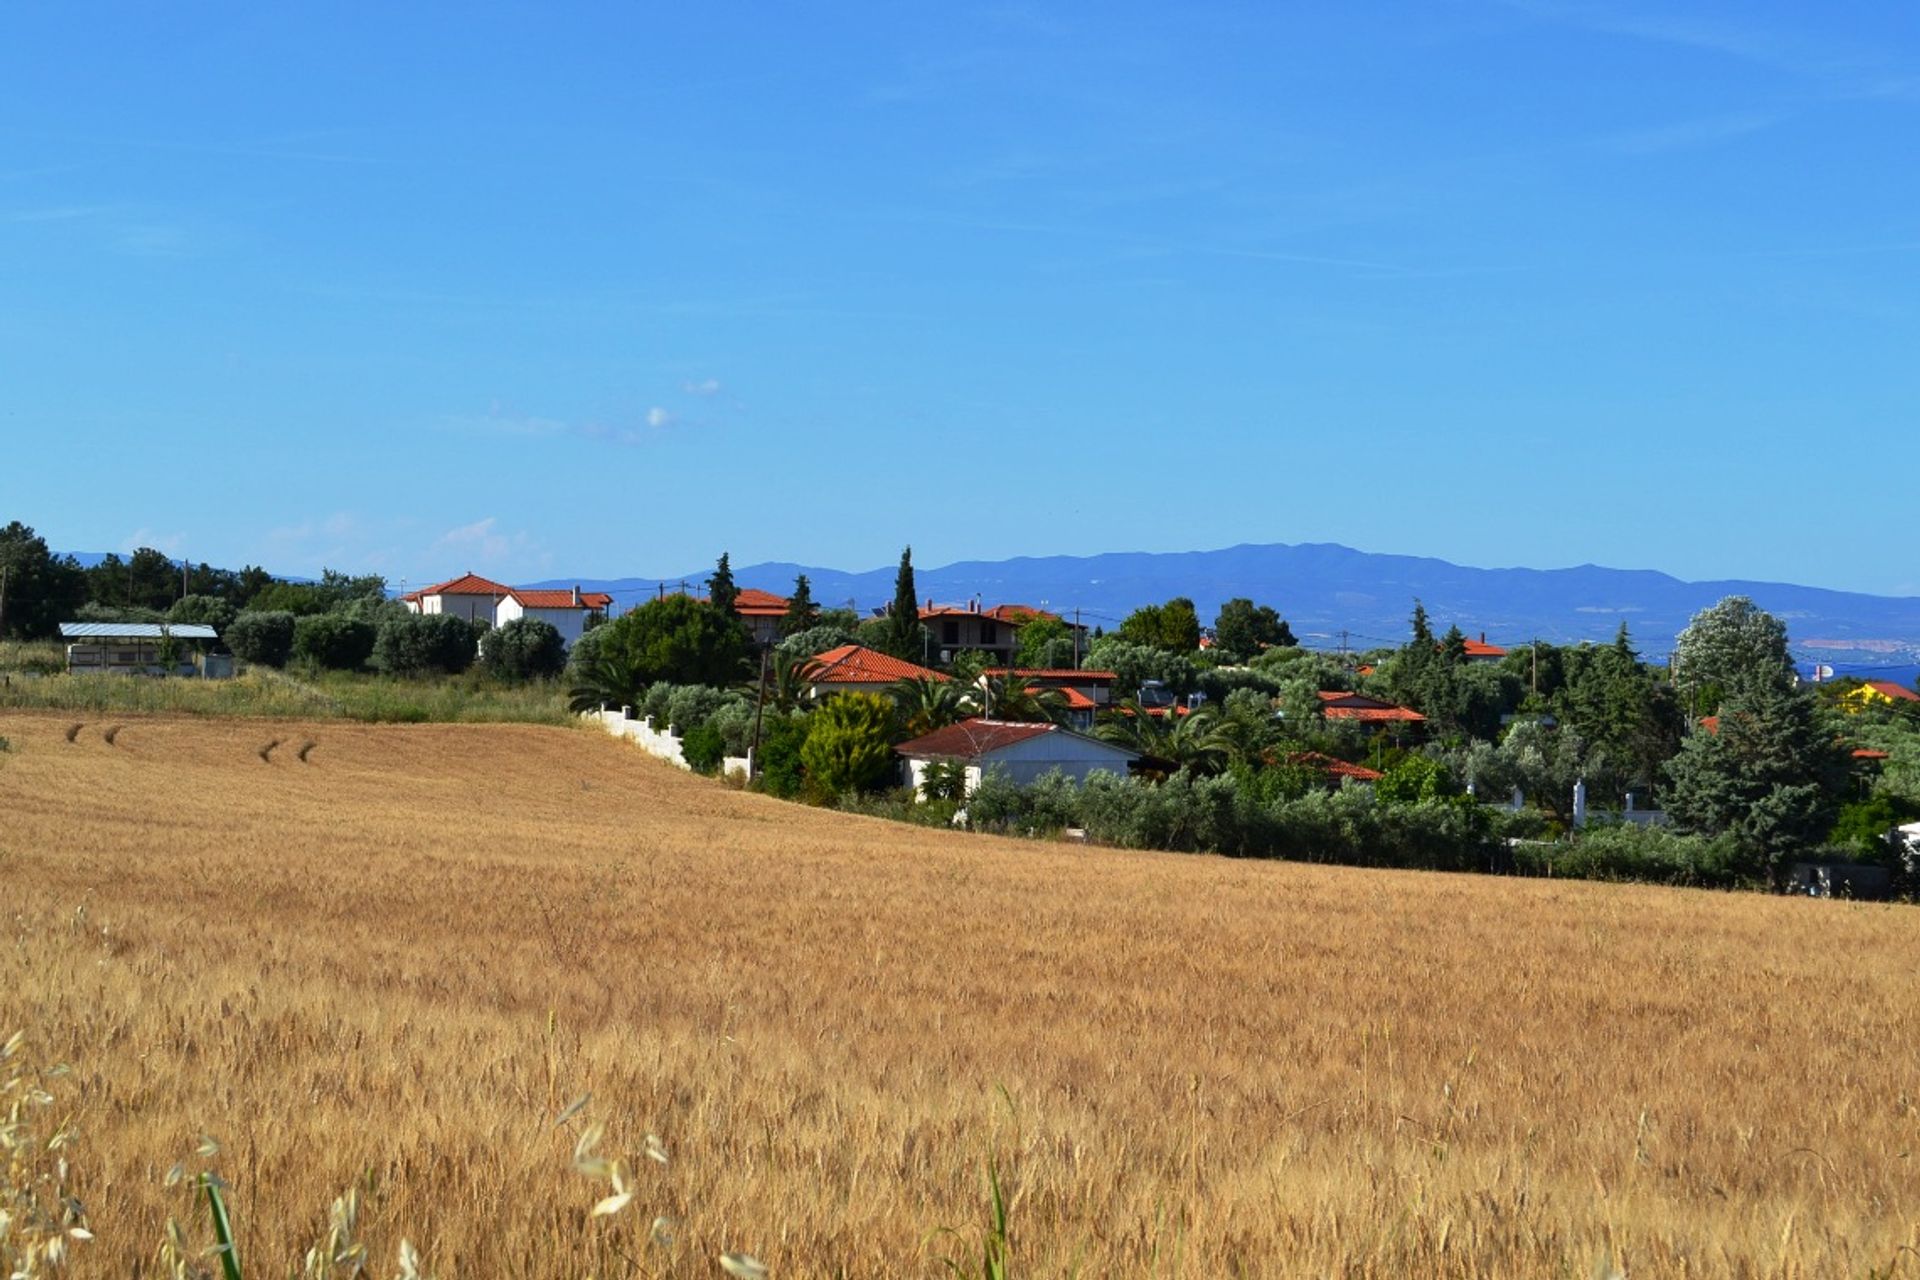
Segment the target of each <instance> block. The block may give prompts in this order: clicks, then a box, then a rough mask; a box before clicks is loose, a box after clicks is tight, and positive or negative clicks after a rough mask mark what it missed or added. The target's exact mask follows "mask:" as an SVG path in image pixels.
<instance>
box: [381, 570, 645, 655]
mask: <svg viewBox="0 0 1920 1280" xmlns="http://www.w3.org/2000/svg"><path fill="white" fill-rule="evenodd" d="M400 603H402V604H404V605H406V606H407V608H408V609H410V610H412V611H413V612H414V613H428V614H447V615H450V616H452V617H456V618H465V619H466V620H467V621H469V622H479V623H483V624H485V625H486V626H490V627H498V626H503V625H505V624H506V623H509V622H512V621H513V620H514V619H515V618H538V619H540V620H541V621H542V622H550V623H552V624H553V628H554V630H556V631H558V632H559V633H560V639H561V640H563V641H564V642H566V645H567V647H568V648H572V647H573V642H574V641H576V640H578V639H579V638H580V637H581V636H582V635H584V634H585V633H586V629H587V620H588V619H589V618H591V617H593V616H594V615H595V614H601V615H604V614H605V613H606V611H607V607H608V606H609V605H611V604H612V603H613V597H612V596H610V595H607V594H606V593H605V592H603V591H582V590H580V588H579V587H574V588H573V589H572V590H567V589H565V588H558V589H549V588H543V587H509V586H507V585H505V584H504V583H499V582H495V581H493V580H492V579H490V578H483V577H481V576H480V575H479V574H477V573H463V574H461V575H460V576H459V577H457V578H449V579H448V580H447V581H445V582H438V583H435V584H434V585H433V586H431V587H422V588H420V590H418V591H409V592H407V594H405V595H403V596H401V597H400Z"/></svg>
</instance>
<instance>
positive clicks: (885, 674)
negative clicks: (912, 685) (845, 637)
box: [805, 644, 951, 699]
mask: <svg viewBox="0 0 1920 1280" xmlns="http://www.w3.org/2000/svg"><path fill="white" fill-rule="evenodd" d="M950 678H951V677H948V676H945V675H942V674H941V673H940V672H938V671H932V670H929V669H928V668H926V667H922V666H919V665H917V664H915V663H912V662H903V661H902V660H901V659H899V658H896V657H894V656H893V655H892V654H890V653H881V652H880V651H879V650H878V649H869V648H867V647H866V646H865V645H859V644H843V645H841V646H840V647H839V648H837V649H828V650H827V651H826V652H825V653H818V654H815V655H814V656H813V659H812V661H810V662H808V663H807V667H806V676H805V679H806V681H807V692H808V695H809V696H810V697H813V698H816V699H817V698H829V697H832V696H833V695H834V694H836V693H885V692H887V690H888V689H890V688H891V687H892V686H893V685H894V684H895V683H896V682H898V681H901V680H933V681H938V682H941V683H945V682H946V681H947V680H948V679H950Z"/></svg>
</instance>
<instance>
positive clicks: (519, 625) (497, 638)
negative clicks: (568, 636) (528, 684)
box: [480, 618, 567, 680]
mask: <svg viewBox="0 0 1920 1280" xmlns="http://www.w3.org/2000/svg"><path fill="white" fill-rule="evenodd" d="M480 653H481V665H483V666H484V667H485V668H486V670H487V674H489V675H493V676H497V677H499V678H500V679H502V680H544V679H548V678H550V677H553V676H557V675H559V674H560V672H561V671H562V670H564V669H565V668H566V665H567V642H566V641H564V640H562V639H561V638H560V629H559V628H558V627H556V626H554V625H553V624H552V623H551V622H548V621H547V620H546V619H544V618H515V619H514V620H513V621H511V622H508V623H506V624H504V625H502V626H501V627H499V628H498V629H497V630H494V631H490V632H488V633H487V636H486V638H485V639H484V640H483V641H481V646H480Z"/></svg>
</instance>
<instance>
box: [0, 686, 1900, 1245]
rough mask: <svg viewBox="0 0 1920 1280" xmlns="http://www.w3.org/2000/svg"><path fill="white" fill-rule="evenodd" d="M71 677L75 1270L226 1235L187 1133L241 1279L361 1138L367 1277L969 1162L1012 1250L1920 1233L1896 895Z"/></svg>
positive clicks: (28, 800) (13, 871)
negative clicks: (1000, 824)
mask: <svg viewBox="0 0 1920 1280" xmlns="http://www.w3.org/2000/svg"><path fill="white" fill-rule="evenodd" d="M73 723H74V720H73V718H72V717H71V716H68V715H62V716H47V715H33V714H7V715H0V735H4V736H5V737H7V738H8V739H9V740H10V741H11V744H12V745H11V750H10V751H7V752H5V753H0V886H4V903H5V912H4V926H5V930H6V937H5V940H4V948H0V1039H3V1038H4V1037H5V1035H6V1034H7V1033H8V1032H9V1031H11V1030H13V1029H16V1028H18V1029H24V1030H25V1032H26V1033H27V1041H26V1046H25V1048H24V1049H23V1050H22V1052H23V1053H24V1054H26V1055H27V1056H29V1057H31V1058H34V1059H35V1060H37V1061H41V1062H43V1063H51V1062H54V1061H64V1062H68V1063H71V1064H72V1065H73V1067H74V1073H73V1074H72V1076H71V1077H69V1078H67V1079H64V1080H62V1081H59V1082H58V1089H59V1095H60V1096H59V1106H60V1108H61V1114H62V1116H65V1115H66V1112H67V1110H68V1109H71V1112H72V1119H71V1124H72V1128H73V1130H74V1132H75V1134H76V1140H75V1142H74V1144H73V1145H72V1146H71V1147H70V1148H69V1149H68V1151H67V1154H68V1155H69V1156H70V1158H71V1161H72V1166H73V1170H74V1173H73V1176H74V1178H75V1180H76V1184H77V1189H78V1191H79V1193H80V1196H81V1198H82V1200H83V1201H84V1203H85V1205H86V1207H87V1210H88V1215H89V1216H88V1225H89V1226H90V1228H91V1230H92V1232H93V1234H94V1236H95V1238H94V1239H93V1240H92V1241H90V1242H87V1243H85V1244H81V1245H78V1246H77V1247H76V1249H75V1258H74V1261H73V1263H72V1266H73V1268H74V1273H75V1274H92V1275H103V1276H104V1275H113V1276H125V1275H136V1274H148V1275H151V1274H156V1271H155V1265H156V1264H155V1257H156V1248H157V1245H158V1242H159V1240H160V1238H161V1233H162V1229H163V1224H164V1222H165V1220H166V1217H167V1215H168V1214H169V1213H174V1214H177V1215H179V1216H180V1218H181V1220H182V1222H183V1224H184V1225H186V1226H187V1227H188V1229H189V1230H190V1231H192V1232H195V1233H196V1234H197V1235H199V1236H200V1237H202V1238H203V1239H204V1238H208V1237H207V1233H206V1231H205V1229H204V1223H203V1219H204V1214H203V1213H200V1212H198V1211H196V1210H195V1209H194V1206H193V1204H192V1202H191V1199H190V1192H189V1191H187V1190H186V1189H184V1188H180V1187H176V1188H173V1189H169V1188H167V1187H165V1186H164V1185H163V1180H164V1177H165V1175H166V1173H167V1171H168V1169H169V1167H170V1166H171V1165H172V1164H173V1163H174V1162H175V1161H179V1160H184V1161H185V1162H186V1163H187V1165H188V1167H189V1169H190V1170H193V1171H197V1170H199V1169H200V1168H202V1167H208V1166H211V1167H214V1168H216V1169H217V1170H218V1172H219V1173H220V1174H221V1175H222V1176H223V1177H224V1178H225V1179H226V1180H227V1182H228V1183H230V1184H231V1190H230V1193H229V1194H230V1197H231V1203H232V1207H233V1211H234V1217H235V1220H236V1223H237V1229H238V1249H239V1252H240V1256H241V1260H242V1262H243V1263H244V1265H245V1266H246V1268H247V1271H248V1274H249V1275H267V1276H271V1275H284V1274H287V1273H288V1271H289V1269H290V1267H294V1266H296V1265H297V1262H296V1260H297V1259H298V1258H299V1257H300V1255H301V1254H302V1252H303V1251H304V1250H305V1249H306V1248H307V1246H308V1245H309V1244H311V1243H312V1242H313V1241H314V1240H315V1239H316V1238H318V1237H319V1236H320V1235H321V1233H322V1231H323V1230H324V1227H325V1220H326V1211H327V1205H328V1203H329V1202H330V1201H331V1200H332V1199H333V1198H334V1197H335V1196H336V1195H339V1194H340V1193H341V1192H342V1191H343V1190H344V1189H345V1188H347V1187H349V1186H357V1187H359V1188H360V1189H361V1192H362V1196H363V1205H362V1212H361V1222H360V1227H359V1233H360V1238H361V1239H362V1240H363V1241H364V1243H365V1244H366V1246H367V1248H368V1249H369V1251H370V1255H371V1257H372V1259H373V1262H374V1267H375V1271H376V1273H377V1274H380V1275H383V1276H384V1275H389V1274H392V1273H393V1270H394V1268H393V1266H392V1265H391V1259H392V1258H393V1257H394V1251H395V1250H396V1249H397V1248H398V1245H399V1242H400V1240H401V1239H402V1238H406V1239H409V1240H411V1241H412V1242H413V1244H415V1245H417V1246H418V1247H419V1249H420V1252H421V1254H422V1257H423V1263H424V1268H425V1270H427V1271H430V1272H432V1273H433V1274H437V1275H440V1276H455V1275H458V1276H495V1275H499V1276H505V1275H541V1276H572V1275H587V1274H593V1275H607V1276H624V1275H645V1276H653V1275H674V1276H711V1275H718V1274H720V1271H719V1268H718V1265H717V1262H716V1259H717V1256H718V1255H719V1254H720V1253H721V1252H723V1251H734V1250H737V1251H743V1252H745V1253H749V1254H752V1255H754V1256H755V1257H757V1258H759V1259H760V1260H761V1261H763V1262H764V1263H765V1264H766V1265H767V1267H768V1268H769V1270H770V1273H771V1275H772V1276H774V1277H776V1278H778V1277H802V1276H861V1277H866V1276H876V1277H877V1276H890V1277H891V1276H919V1275H934V1274H944V1273H945V1270H946V1268H945V1265H944V1263H943V1261H942V1260H943V1259H944V1258H945V1257H946V1256H948V1255H949V1254H952V1255H954V1256H955V1257H956V1258H958V1259H960V1260H962V1262H963V1265H965V1266H966V1267H967V1268H968V1270H969V1273H970V1274H971V1273H974V1272H977V1271H978V1269H979V1264H980V1255H979V1248H980V1236H981V1232H982V1230H983V1228H984V1227H985V1224H986V1222H987V1216H988V1193H987V1190H986V1183H985V1170H986V1168H987V1166H988V1164H989V1162H991V1163H993V1164H994V1165H995V1166H997V1168H998V1170H999V1173H1000V1176H1001V1178H1002V1180H1003V1182H1004V1184H1005V1186H1006V1188H1007V1191H1008V1194H1009V1196H1010V1197H1011V1204H1010V1237H1011V1246H1012V1249H1011V1252H1012V1261H1013V1266H1012V1272H1011V1273H1012V1274H1013V1275H1016V1276H1023V1277H1024V1276H1034V1277H1050V1276H1067V1275H1076V1274H1077V1275H1081V1276H1135V1275H1141V1276H1168V1277H1171V1276H1189V1277H1196V1278H1201V1277H1216V1276H1380V1277H1387V1276H1394V1277H1399V1276H1438V1277H1444V1276H1460V1277H1466V1276H1476V1277H1517V1276H1576V1277H1587V1276H1590V1275H1595V1274H1607V1268H1608V1267H1611V1268H1615V1269H1617V1270H1618V1271H1619V1272H1621V1273H1623V1274H1624V1275H1626V1276H1628V1277H1638V1276H1720V1275H1735V1276H1780V1277H1788V1276H1794V1277H1799V1276H1805V1277H1828V1276H1860V1277H1864V1276H1869V1275H1914V1276H1920V1253H1916V1252H1915V1250H1916V1248H1920V1045H1916V1042H1915V1033H1916V1030H1917V1029H1920V911H1915V910H1913V909H1911V908H1904V907H1894V906H1880V905H1858V904H1846V903H1833V902H1813V901H1801V900H1786V899H1769V898H1764V897H1760V896H1725V895H1714V894H1706V893H1688V892H1676V891H1668V890H1656V889H1644V888H1630V887H1609V886H1599V885H1585V884H1575V883H1565V882H1550V881H1528V882H1519V881H1505V880H1496V879H1491V878H1479V877H1457V876H1443V875H1436V874H1418V873H1412V874H1398V873H1381V872H1368V871H1355V870H1347V869H1338V868H1322V867H1313V866H1303V865H1291V864H1284V863H1251V862H1232V861H1226V860H1221V859H1215V858H1201V857H1188V856H1179V855H1152V854H1138V853H1121V852H1114V851H1105V850H1097V849H1083V848H1078V847H1073V846H1064V845H1053V844H1038V843H1030V842H1019V841H1006V840H992V839H985V838H980V837H972V836H965V835H959V834H947V833H942V832H930V831H924V830H920V829H916V828H908V827H902V826H897V825H890V824H887V823H885V822H882V821H879V820H874V819H866V818H857V817H849V816H843V815H838V814H833V813H828V812H823V811H816V810H811V809H807V808H803V807H800V806H796V805H792V804H787V803H782V802H779V801H775V800H771V799H766V798H762V797H758V796H754V795H749V794H744V793H740V792H736V791H731V790H728V789H726V788H724V787H722V786H720V785H718V784H716V783H712V782H708V781H705V780H701V779H696V778H693V777H690V776H687V775H684V774H681V773H678V772H676V771H675V770H673V769H671V768H669V767H667V766H665V765H661V764H658V763H656V762H654V761H652V760H650V759H648V758H646V757H644V756H642V755H640V754H639V753H637V752H635V751H634V750H632V749H631V748H628V747H626V746H624V745H622V744H619V743H616V742H614V741H613V740H611V739H607V738H602V737H600V736H598V735H595V734H592V733H590V732H588V731H585V730H574V729H566V728H541V727H531V726H480V725H435V726H405V727H400V726H362V725H353V724H347V723H343V722H339V721H319V722H313V723H305V724H303V723H293V722H281V721H259V720H254V721H241V720H224V721H221V720H213V721H208V720H187V719H165V718H152V719H143V718H126V719H124V720H121V721H116V722H113V723H108V722H101V723H89V724H84V725H83V727H82V728H80V729H79V730H78V731H77V732H76V733H74V735H73V739H72V741H68V740H67V733H68V730H69V727H70V726H71V725H72V724H73ZM114 723H117V724H119V725H120V728H119V731H118V732H117V733H115V734H114V735H113V739H114V740H113V741H112V742H111V743H109V742H108V741H107V740H106V735H105V731H106V730H108V729H111V728H113V727H114ZM274 739H277V740H278V742H279V745H278V746H277V747H275V748H274V749H273V750H272V751H270V752H264V753H263V752H262V748H264V747H265V746H266V744H267V743H268V742H269V741H270V740H274ZM307 744H312V745H311V746H310V747H308V746H307ZM303 747H306V748H307V749H306V751H305V758H304V759H302V758H301V749H302V748H303ZM263 757H264V758H263ZM589 1092H590V1093H591V1095H592V1097H591V1101H590V1102H588V1103H587V1105H586V1107H585V1108H584V1109H583V1111H582V1112H581V1113H580V1114H579V1115H577V1116H574V1117H571V1118H569V1119H568V1120H567V1121H566V1122H565V1123H563V1124H556V1117H557V1116H558V1114H559V1113H560V1112H561V1111H562V1110H563V1108H565V1107H566V1106H567V1105H568V1104H569V1103H570V1102H572V1101H573V1100H575V1099H576V1098H578V1097H579V1096H580V1095H582V1094H586V1093H589ZM593 1123H602V1124H604V1125H605V1126H606V1137H605V1139H604V1141H603V1142H602V1144H601V1147H602V1150H603V1151H604V1153H605V1154H606V1155H608V1156H615V1155H626V1156H627V1157H629V1159H630V1160H631V1161H632V1167H633V1175H632V1182H631V1186H632V1189H633V1191H634V1193H635V1194H634V1198H633V1201H632V1202H631V1203H630V1204H629V1205H628V1206H627V1207H625V1208H624V1209H622V1210H621V1211H619V1212H617V1213H613V1214H609V1215H606V1216H602V1217H597V1218H593V1217H589V1210H590V1209H591V1208H592V1207H593V1206H594V1205H595V1204H596V1202H598V1201H600V1200H601V1199H602V1198H603V1197H605V1196H607V1195H609V1194H610V1191H609V1187H608V1185H607V1184H606V1182H605V1181H604V1180H596V1179H595V1178H591V1177H586V1176H582V1175H581V1174H580V1173H578V1172H576V1171H575V1170H574V1168H573V1167H572V1165H573V1157H574V1151H575V1143H576V1141H577V1139H578V1137H579V1135H580V1134H581V1132H582V1130H583V1127H585V1126H587V1125H590V1124H593ZM202 1134H209V1135H212V1136H213V1137H215V1138H216V1139H217V1140H218V1141H219V1143H220V1144H221V1150H220V1152H219V1153H218V1154H217V1155H216V1156H213V1157H211V1158H210V1159H204V1158H202V1157H198V1156H196V1155H195V1154H194V1148H195V1144H196V1143H197V1142H198V1140H199V1137H200V1135H202ZM649 1134H653V1135H657V1136H658V1138H659V1140H660V1142H661V1143H662V1144H663V1145H664V1147H665V1150H666V1153H667V1155H668V1161H667V1163H665V1164H661V1163H659V1162H657V1161H655V1160H650V1159H647V1158H645V1147H646V1142H647V1135H649ZM656 1216H661V1217H666V1218H669V1219H672V1220H673V1221H672V1223H671V1225H670V1226H669V1227H667V1229H665V1230H664V1231H663V1234H665V1235H668V1236H670V1242H667V1243H661V1242H659V1241H655V1240H651V1239H650V1231H651V1224H652V1223H653V1221H654V1219H655V1218H656ZM942 1228H952V1229H954V1231H955V1232H957V1233H958V1234H957V1235H952V1234H942V1233H941V1229H942Z"/></svg>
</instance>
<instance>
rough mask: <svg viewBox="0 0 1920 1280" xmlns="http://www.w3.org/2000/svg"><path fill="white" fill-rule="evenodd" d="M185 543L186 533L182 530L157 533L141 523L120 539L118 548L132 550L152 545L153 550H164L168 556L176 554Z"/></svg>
mask: <svg viewBox="0 0 1920 1280" xmlns="http://www.w3.org/2000/svg"><path fill="white" fill-rule="evenodd" d="M186 545H187V535H186V534H185V533H184V532H176V533H158V532H156V531H154V530H152V529H149V528H147V527H146V526H145V525H142V526H141V527H140V528H138V529H135V530H134V531H133V532H132V533H130V534H128V535H127V536H126V537H125V538H123V539H122V540H121V542H120V549H121V550H122V551H126V552H134V551H138V550H139V549H140V548H142V547H152V548H153V549H154V550H155V551H164V552H166V554H168V555H170V556H177V555H179V554H180V550H181V548H183V547H185V546H186Z"/></svg>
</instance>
